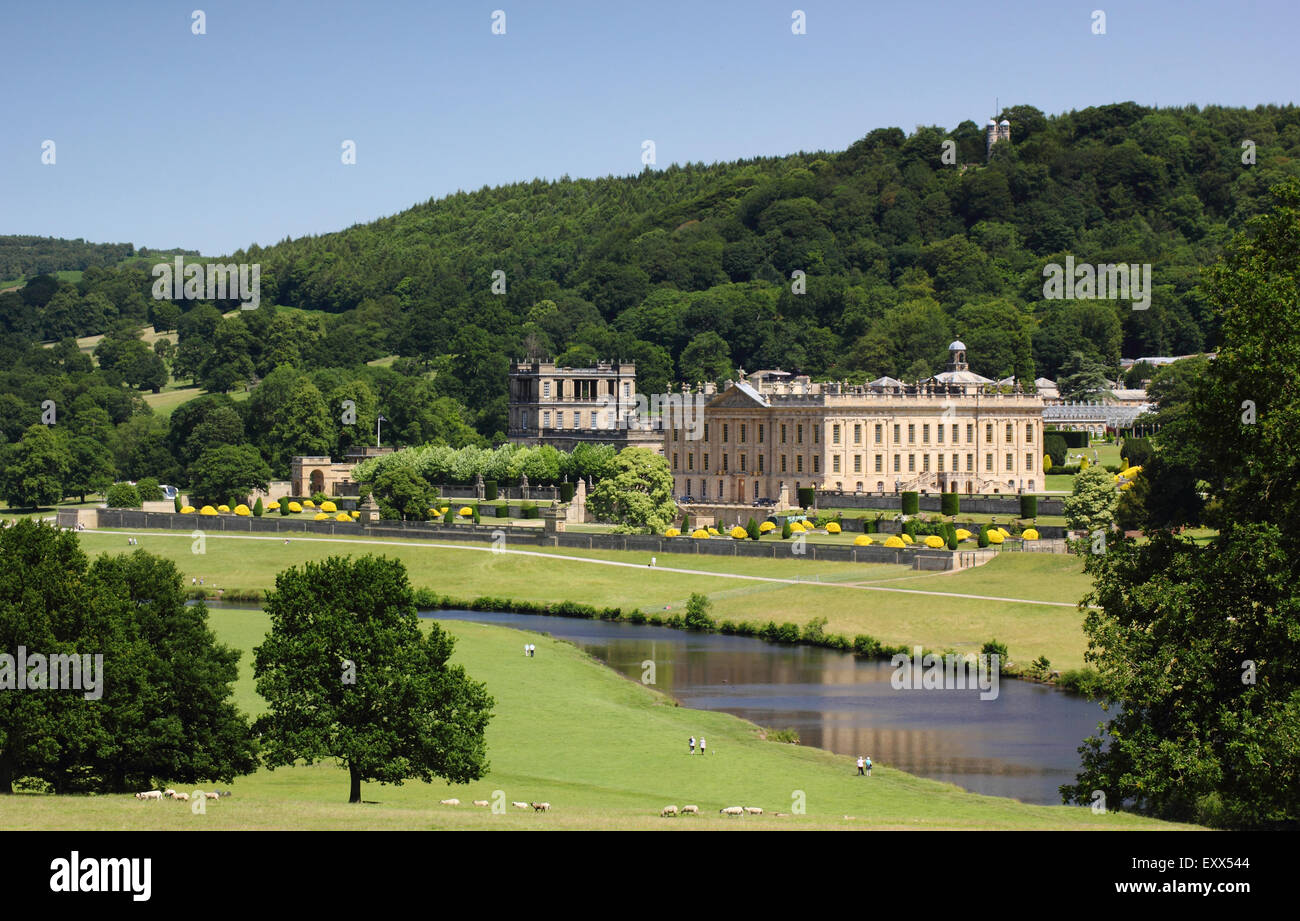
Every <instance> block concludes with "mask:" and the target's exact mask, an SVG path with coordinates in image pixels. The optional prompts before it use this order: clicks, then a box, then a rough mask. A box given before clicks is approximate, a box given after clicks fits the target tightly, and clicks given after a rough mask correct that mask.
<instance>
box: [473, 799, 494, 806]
mask: <svg viewBox="0 0 1300 921" xmlns="http://www.w3.org/2000/svg"><path fill="white" fill-rule="evenodd" d="M474 805H475V806H490V805H492V804H491V803H489V802H488V801H487V800H485V799H476V800H474Z"/></svg>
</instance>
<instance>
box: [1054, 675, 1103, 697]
mask: <svg viewBox="0 0 1300 921" xmlns="http://www.w3.org/2000/svg"><path fill="white" fill-rule="evenodd" d="M1057 683H1058V684H1060V686H1061V687H1063V688H1065V689H1066V690H1067V691H1069V692H1071V693H1073V694H1080V695H1082V696H1084V697H1089V698H1091V699H1093V700H1101V699H1102V698H1104V697H1105V696H1106V685H1105V683H1104V682H1103V681H1102V680H1101V675H1099V674H1097V672H1096V671H1095V670H1093V669H1091V668H1072V669H1069V670H1068V671H1064V672H1061V677H1060V678H1058V679H1057Z"/></svg>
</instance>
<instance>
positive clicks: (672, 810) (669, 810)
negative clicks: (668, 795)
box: [659, 806, 677, 816]
mask: <svg viewBox="0 0 1300 921" xmlns="http://www.w3.org/2000/svg"><path fill="white" fill-rule="evenodd" d="M659 815H660V816H670V815H677V807H676V806H665V807H664V808H663V811H661V812H660V813H659Z"/></svg>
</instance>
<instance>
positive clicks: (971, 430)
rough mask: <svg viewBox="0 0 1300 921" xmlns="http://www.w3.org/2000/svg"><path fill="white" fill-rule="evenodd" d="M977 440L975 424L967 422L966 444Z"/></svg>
mask: <svg viewBox="0 0 1300 921" xmlns="http://www.w3.org/2000/svg"><path fill="white" fill-rule="evenodd" d="M974 440H975V426H974V425H973V424H971V423H969V422H967V423H966V444H970V443H971V442H972V441H974Z"/></svg>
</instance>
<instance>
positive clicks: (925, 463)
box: [921, 454, 930, 473]
mask: <svg viewBox="0 0 1300 921" xmlns="http://www.w3.org/2000/svg"><path fill="white" fill-rule="evenodd" d="M921 472H922V473H929V472H930V455H928V454H922V455H921Z"/></svg>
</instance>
